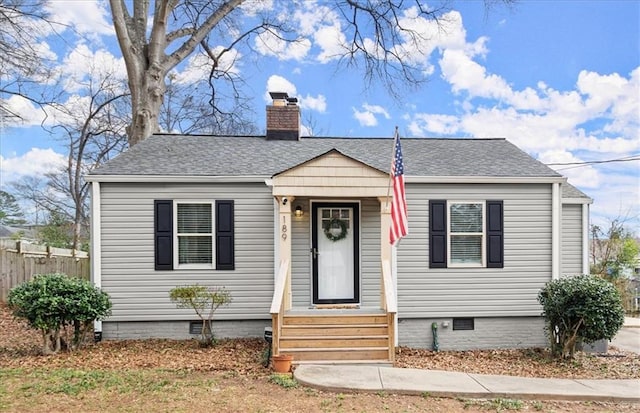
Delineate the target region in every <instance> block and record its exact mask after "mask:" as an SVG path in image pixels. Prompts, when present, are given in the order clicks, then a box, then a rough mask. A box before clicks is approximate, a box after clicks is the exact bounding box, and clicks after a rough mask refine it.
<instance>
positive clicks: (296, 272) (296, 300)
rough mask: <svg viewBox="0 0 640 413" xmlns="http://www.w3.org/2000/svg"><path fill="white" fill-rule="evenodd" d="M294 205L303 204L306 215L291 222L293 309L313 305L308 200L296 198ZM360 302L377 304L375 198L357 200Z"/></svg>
mask: <svg viewBox="0 0 640 413" xmlns="http://www.w3.org/2000/svg"><path fill="white" fill-rule="evenodd" d="M317 201H319V200H317ZM351 201H352V200H348V201H345V202H351ZM341 202H342V201H341ZM293 203H294V205H302V206H303V209H304V211H305V213H304V215H303V216H302V217H300V218H293V219H292V220H293V238H292V240H291V259H292V261H291V270H292V273H293V278H292V281H291V290H292V294H293V297H292V301H293V307H298V308H300V307H304V308H306V307H309V306H311V303H312V276H311V256H310V252H309V250H310V248H311V226H310V222H309V221H310V216H311V213H310V200H309V198H296V199H295V201H294V202H293ZM294 208H295V207H294ZM360 303H361V305H362V306H366V307H375V306H379V305H380V202H379V201H378V200H377V199H362V200H360Z"/></svg>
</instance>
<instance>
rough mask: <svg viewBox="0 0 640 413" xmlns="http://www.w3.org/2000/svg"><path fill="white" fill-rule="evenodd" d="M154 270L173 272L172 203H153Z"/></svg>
mask: <svg viewBox="0 0 640 413" xmlns="http://www.w3.org/2000/svg"><path fill="white" fill-rule="evenodd" d="M153 209H154V226H155V237H154V238H155V247H154V251H155V269H156V270H159V271H167V270H173V201H171V200H156V201H154V208H153Z"/></svg>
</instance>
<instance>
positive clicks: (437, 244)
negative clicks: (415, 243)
mask: <svg viewBox="0 0 640 413" xmlns="http://www.w3.org/2000/svg"><path fill="white" fill-rule="evenodd" d="M429 268H447V201H442V200H430V201H429Z"/></svg>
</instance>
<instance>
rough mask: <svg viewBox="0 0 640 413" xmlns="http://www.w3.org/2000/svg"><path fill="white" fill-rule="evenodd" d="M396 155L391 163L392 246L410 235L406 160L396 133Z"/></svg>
mask: <svg viewBox="0 0 640 413" xmlns="http://www.w3.org/2000/svg"><path fill="white" fill-rule="evenodd" d="M393 152H394V154H393V160H392V162H391V177H392V184H393V198H392V200H391V226H390V228H389V241H390V242H391V244H392V245H395V244H397V243H398V241H399V240H400V239H401V238H402V237H404V236H406V235H407V234H408V233H409V222H408V221H407V200H406V194H405V190H404V160H403V158H402V147H401V145H400V136H398V133H397V132H396V136H395V143H394V151H393Z"/></svg>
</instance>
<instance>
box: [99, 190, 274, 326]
mask: <svg viewBox="0 0 640 413" xmlns="http://www.w3.org/2000/svg"><path fill="white" fill-rule="evenodd" d="M157 199H172V200H182V201H211V202H213V201H215V200H216V199H232V200H234V202H235V270H233V271H216V270H212V269H210V270H173V271H155V270H154V209H153V208H154V203H153V201H154V200H157ZM101 200H102V202H101V209H102V214H101V242H102V262H101V264H102V288H103V289H104V291H106V292H107V293H108V294H109V295H110V296H111V300H112V302H113V311H112V316H111V317H110V318H109V319H108V320H107V321H153V320H163V321H169V320H195V319H197V316H196V315H195V314H194V313H193V311H192V310H187V309H176V306H175V305H174V304H173V303H171V301H170V300H169V296H168V293H169V290H171V289H172V288H173V287H175V286H179V285H187V284H194V283H198V284H202V285H207V286H224V287H225V288H227V289H228V290H229V291H230V292H231V295H232V299H233V302H232V303H231V305H230V306H228V307H226V308H221V309H219V310H218V311H217V313H216V316H215V318H216V319H225V320H247V319H249V320H251V319H267V318H269V307H270V305H271V299H272V294H273V256H274V248H273V225H274V223H273V197H272V195H271V191H270V188H267V187H266V186H265V185H264V184H234V185H220V184H217V185H211V184H130V183H129V184H116V183H103V184H101Z"/></svg>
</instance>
